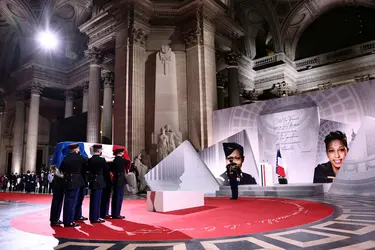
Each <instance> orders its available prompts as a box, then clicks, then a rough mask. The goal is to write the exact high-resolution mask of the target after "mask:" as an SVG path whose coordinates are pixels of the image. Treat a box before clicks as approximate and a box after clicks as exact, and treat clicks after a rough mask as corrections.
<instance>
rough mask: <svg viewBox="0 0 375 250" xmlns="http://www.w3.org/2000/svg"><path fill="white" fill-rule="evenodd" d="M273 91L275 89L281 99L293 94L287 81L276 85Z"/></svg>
mask: <svg viewBox="0 0 375 250" xmlns="http://www.w3.org/2000/svg"><path fill="white" fill-rule="evenodd" d="M272 89H275V90H276V91H277V94H278V95H279V96H280V97H284V96H289V95H290V94H291V93H292V92H291V89H290V86H289V84H288V83H286V82H285V81H282V82H278V83H275V84H274V85H273V86H272Z"/></svg>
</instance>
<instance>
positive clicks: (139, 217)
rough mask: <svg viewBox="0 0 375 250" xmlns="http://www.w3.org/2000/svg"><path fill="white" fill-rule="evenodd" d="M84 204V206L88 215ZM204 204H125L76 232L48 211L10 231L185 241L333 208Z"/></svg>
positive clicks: (255, 229)
mask: <svg viewBox="0 0 375 250" xmlns="http://www.w3.org/2000/svg"><path fill="white" fill-rule="evenodd" d="M0 199H2V200H17V201H23V202H34V203H50V201H51V196H45V195H25V194H9V193H8V194H6V193H0ZM88 203H89V200H88V199H86V200H85V201H84V215H85V216H88ZM205 203H206V205H205V206H204V207H200V208H193V209H186V210H180V211H175V212H169V213H153V212H148V211H147V204H146V201H145V200H132V201H124V205H123V209H122V214H123V215H125V216H126V218H127V219H126V220H107V221H106V222H105V223H103V224H94V225H91V224H90V223H89V222H88V221H86V222H85V223H81V227H78V228H63V227H58V228H51V227H50V226H49V209H43V210H40V211H37V212H31V213H27V214H23V215H21V216H18V217H16V218H14V219H13V220H12V222H11V224H12V226H13V227H15V228H17V229H19V230H22V231H26V232H30V233H35V234H41V235H50V236H55V237H59V238H79V239H92V240H94V239H95V240H125V241H132V240H139V241H141V240H187V239H197V238H218V237H232V236H240V235H245V234H253V233H260V232H267V231H272V230H278V229H283V228H288V227H294V226H299V225H304V224H308V223H311V222H314V221H317V220H321V219H323V218H326V217H328V216H329V215H331V214H332V213H333V212H334V209H333V208H332V207H330V206H328V205H325V204H321V203H316V202H310V201H302V200H290V199H278V198H240V199H239V200H237V201H232V200H229V199H227V198H206V199H205Z"/></svg>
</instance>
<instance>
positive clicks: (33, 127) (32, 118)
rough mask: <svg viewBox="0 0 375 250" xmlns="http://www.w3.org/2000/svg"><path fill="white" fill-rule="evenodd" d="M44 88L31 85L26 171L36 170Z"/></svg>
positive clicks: (34, 84) (35, 84) (37, 84)
mask: <svg viewBox="0 0 375 250" xmlns="http://www.w3.org/2000/svg"><path fill="white" fill-rule="evenodd" d="M42 90H43V87H42V86H41V85H40V84H39V83H33V84H32V85H31V96H30V108H29V121H28V124H27V141H26V161H25V171H27V170H30V171H35V170H36V153H37V147H38V125H39V103H40V95H41V93H42Z"/></svg>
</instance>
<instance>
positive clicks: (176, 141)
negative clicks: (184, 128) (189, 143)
mask: <svg viewBox="0 0 375 250" xmlns="http://www.w3.org/2000/svg"><path fill="white" fill-rule="evenodd" d="M164 130H165V134H166V136H167V138H168V154H170V153H172V152H173V150H175V149H176V148H177V147H178V146H180V144H181V139H180V138H179V136H178V135H177V134H176V133H175V132H173V131H172V129H171V126H169V125H165V127H164Z"/></svg>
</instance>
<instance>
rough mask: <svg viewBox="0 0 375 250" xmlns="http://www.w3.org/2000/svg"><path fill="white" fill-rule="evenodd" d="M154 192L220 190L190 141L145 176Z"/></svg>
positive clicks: (207, 191) (208, 192)
mask: <svg viewBox="0 0 375 250" xmlns="http://www.w3.org/2000/svg"><path fill="white" fill-rule="evenodd" d="M145 178H146V181H147V184H148V186H149V187H150V189H151V190H152V191H200V192H204V193H206V194H212V193H215V192H216V191H217V190H219V183H218V182H217V180H216V179H215V177H214V176H213V175H212V173H211V171H210V170H209V169H208V168H207V166H206V165H205V164H204V163H203V162H202V160H201V159H200V157H199V155H198V153H197V152H196V151H195V149H194V147H193V146H192V145H191V144H190V142H189V141H184V142H183V143H182V144H181V145H180V146H179V147H178V148H176V149H175V150H174V151H173V152H172V153H170V154H169V155H168V156H167V157H166V158H165V159H163V160H162V161H161V162H160V163H159V164H158V165H156V166H155V167H154V168H153V169H152V170H151V171H150V172H148V173H147V175H146V176H145Z"/></svg>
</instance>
